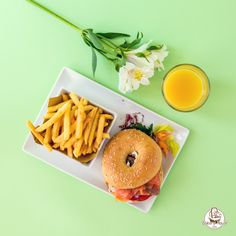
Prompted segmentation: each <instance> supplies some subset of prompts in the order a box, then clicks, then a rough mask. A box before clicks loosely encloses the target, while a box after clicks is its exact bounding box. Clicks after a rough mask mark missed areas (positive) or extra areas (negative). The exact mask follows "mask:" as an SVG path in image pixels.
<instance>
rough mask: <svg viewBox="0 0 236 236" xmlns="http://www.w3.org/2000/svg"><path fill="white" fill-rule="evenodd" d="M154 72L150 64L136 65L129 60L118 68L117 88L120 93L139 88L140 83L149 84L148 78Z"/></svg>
mask: <svg viewBox="0 0 236 236" xmlns="http://www.w3.org/2000/svg"><path fill="white" fill-rule="evenodd" d="M153 74H154V69H153V67H152V66H143V67H142V66H138V65H135V64H134V63H131V62H129V61H127V62H126V64H125V65H124V66H122V67H121V68H120V70H119V89H120V91H121V92H122V93H126V92H131V91H133V90H136V89H138V88H139V86H140V84H143V85H149V83H150V82H149V78H150V77H152V76H153Z"/></svg>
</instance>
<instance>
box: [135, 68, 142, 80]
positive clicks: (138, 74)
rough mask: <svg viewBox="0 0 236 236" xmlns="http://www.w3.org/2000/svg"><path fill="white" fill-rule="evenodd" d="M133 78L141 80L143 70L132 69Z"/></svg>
mask: <svg viewBox="0 0 236 236" xmlns="http://www.w3.org/2000/svg"><path fill="white" fill-rule="evenodd" d="M133 73H134V79H136V80H141V79H142V77H143V72H142V71H141V70H140V69H136V70H134V72H133Z"/></svg>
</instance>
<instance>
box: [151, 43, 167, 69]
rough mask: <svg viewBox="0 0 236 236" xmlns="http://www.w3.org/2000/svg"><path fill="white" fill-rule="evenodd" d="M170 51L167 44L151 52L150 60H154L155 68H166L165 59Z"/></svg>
mask: <svg viewBox="0 0 236 236" xmlns="http://www.w3.org/2000/svg"><path fill="white" fill-rule="evenodd" d="M168 54H169V52H168V51H167V47H166V45H163V47H162V48H161V49H159V50H152V51H151V54H150V55H148V56H147V59H148V61H150V62H153V64H154V68H157V69H158V70H161V69H162V70H164V65H163V61H164V59H165V58H166V57H167V56H168Z"/></svg>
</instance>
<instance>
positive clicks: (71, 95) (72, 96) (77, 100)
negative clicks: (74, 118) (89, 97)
mask: <svg viewBox="0 0 236 236" xmlns="http://www.w3.org/2000/svg"><path fill="white" fill-rule="evenodd" d="M69 96H70V98H71V99H72V101H73V103H74V104H75V105H76V106H77V107H79V104H80V102H79V98H78V96H77V95H76V94H75V93H70V94H69Z"/></svg>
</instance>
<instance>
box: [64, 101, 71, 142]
mask: <svg viewBox="0 0 236 236" xmlns="http://www.w3.org/2000/svg"><path fill="white" fill-rule="evenodd" d="M70 111H71V104H70V105H69V106H68V107H67V110H66V112H65V115H64V120H63V127H64V132H63V133H64V141H67V140H68V139H69V137H70Z"/></svg>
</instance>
